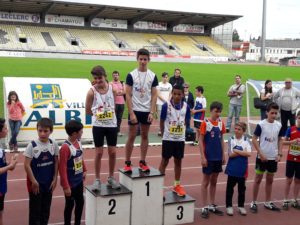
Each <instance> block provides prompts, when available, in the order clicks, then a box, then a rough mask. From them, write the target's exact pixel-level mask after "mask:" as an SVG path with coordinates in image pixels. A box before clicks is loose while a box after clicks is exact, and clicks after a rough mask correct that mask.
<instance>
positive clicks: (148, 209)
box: [119, 168, 164, 225]
mask: <svg viewBox="0 0 300 225" xmlns="http://www.w3.org/2000/svg"><path fill="white" fill-rule="evenodd" d="M119 177H120V183H121V184H122V185H124V186H125V187H126V188H128V189H129V190H131V191H132V196H131V220H130V221H131V223H130V224H131V225H162V223H163V183H164V175H163V174H161V173H160V172H159V171H158V170H156V169H154V168H150V172H146V173H143V172H141V171H140V170H139V169H138V168H133V171H132V173H131V174H126V173H124V172H123V170H119Z"/></svg>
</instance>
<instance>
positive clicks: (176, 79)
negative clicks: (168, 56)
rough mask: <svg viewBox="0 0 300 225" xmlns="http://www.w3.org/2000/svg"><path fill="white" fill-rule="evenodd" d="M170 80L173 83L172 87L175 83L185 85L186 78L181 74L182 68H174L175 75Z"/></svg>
mask: <svg viewBox="0 0 300 225" xmlns="http://www.w3.org/2000/svg"><path fill="white" fill-rule="evenodd" d="M169 82H170V84H171V85H172V87H174V85H178V86H183V84H184V78H183V77H182V76H181V70H180V69H178V68H177V69H175V70H174V76H173V77H171V78H170V81H169Z"/></svg>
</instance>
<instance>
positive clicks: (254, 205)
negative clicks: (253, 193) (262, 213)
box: [250, 201, 257, 213]
mask: <svg viewBox="0 0 300 225" xmlns="http://www.w3.org/2000/svg"><path fill="white" fill-rule="evenodd" d="M250 210H251V212H253V213H257V204H256V202H254V201H252V202H251V204H250Z"/></svg>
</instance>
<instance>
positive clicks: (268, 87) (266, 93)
mask: <svg viewBox="0 0 300 225" xmlns="http://www.w3.org/2000/svg"><path fill="white" fill-rule="evenodd" d="M260 99H261V100H262V101H264V102H266V103H267V104H269V103H271V102H272V99H273V90H272V81H271V80H266V82H265V87H264V88H263V89H262V90H261V92H260ZM267 104H266V105H267ZM266 112H267V108H261V109H260V117H261V120H264V119H266V118H267V114H266Z"/></svg>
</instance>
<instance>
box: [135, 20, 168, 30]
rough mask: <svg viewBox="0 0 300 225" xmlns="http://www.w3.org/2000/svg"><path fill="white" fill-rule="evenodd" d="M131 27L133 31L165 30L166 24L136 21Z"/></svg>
mask: <svg viewBox="0 0 300 225" xmlns="http://www.w3.org/2000/svg"><path fill="white" fill-rule="evenodd" d="M133 27H134V29H140V30H167V23H165V22H147V21H138V22H136V23H135V24H134V25H133Z"/></svg>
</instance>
